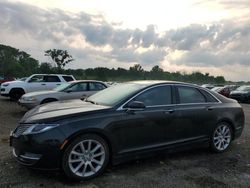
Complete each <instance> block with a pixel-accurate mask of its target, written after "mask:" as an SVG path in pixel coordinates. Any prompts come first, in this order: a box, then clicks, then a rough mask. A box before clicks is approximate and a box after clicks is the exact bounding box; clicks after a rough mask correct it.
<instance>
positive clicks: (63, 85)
mask: <svg viewBox="0 0 250 188" xmlns="http://www.w3.org/2000/svg"><path fill="white" fill-rule="evenodd" d="M70 85H71V84H70V83H63V84H61V85H60V86H58V87H56V88H54V89H53V90H54V91H63V90H65V89H66V88H67V87H69V86H70Z"/></svg>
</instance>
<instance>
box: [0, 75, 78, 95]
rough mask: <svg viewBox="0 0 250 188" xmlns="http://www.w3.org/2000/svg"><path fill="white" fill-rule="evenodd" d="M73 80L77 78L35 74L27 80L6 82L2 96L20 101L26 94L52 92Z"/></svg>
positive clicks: (2, 88)
mask: <svg viewBox="0 0 250 188" xmlns="http://www.w3.org/2000/svg"><path fill="white" fill-rule="evenodd" d="M73 80H75V78H74V77H73V76H72V75H61V74H33V75H31V76H30V77H28V78H27V79H25V80H16V81H11V82H4V83H3V84H2V85H1V95H2V96H6V97H10V98H11V99H13V100H18V99H19V98H20V97H21V96H22V95H23V94H25V93H29V92H33V91H40V90H51V89H54V88H55V87H57V86H59V85H61V83H63V82H70V81H73Z"/></svg>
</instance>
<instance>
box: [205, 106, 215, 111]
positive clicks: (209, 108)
mask: <svg viewBox="0 0 250 188" xmlns="http://www.w3.org/2000/svg"><path fill="white" fill-rule="evenodd" d="M206 108H207V110H208V111H211V110H213V109H214V108H213V107H212V106H207V107H206Z"/></svg>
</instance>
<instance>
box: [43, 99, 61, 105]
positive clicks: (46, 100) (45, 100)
mask: <svg viewBox="0 0 250 188" xmlns="http://www.w3.org/2000/svg"><path fill="white" fill-rule="evenodd" d="M55 101H57V100H56V99H44V100H43V101H42V102H41V104H46V103H50V102H55Z"/></svg>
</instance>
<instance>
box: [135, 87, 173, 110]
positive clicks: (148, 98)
mask: <svg viewBox="0 0 250 188" xmlns="http://www.w3.org/2000/svg"><path fill="white" fill-rule="evenodd" d="M133 101H140V102H143V103H144V104H145V106H156V105H167V104H171V103H172V97H171V86H158V87H155V88H152V89H149V90H147V91H145V92H143V93H142V94H140V95H138V96H137V97H135V98H134V99H133Z"/></svg>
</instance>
